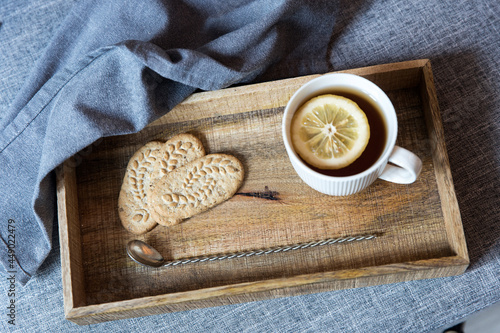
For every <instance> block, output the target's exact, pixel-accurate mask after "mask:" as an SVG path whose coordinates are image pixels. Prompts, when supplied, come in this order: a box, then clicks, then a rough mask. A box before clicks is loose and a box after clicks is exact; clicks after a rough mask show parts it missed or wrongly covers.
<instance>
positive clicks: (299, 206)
mask: <svg viewBox="0 0 500 333" xmlns="http://www.w3.org/2000/svg"><path fill="white" fill-rule="evenodd" d="M345 72H348V73H354V74H358V75H361V76H364V77H366V78H368V79H369V80H372V81H373V82H375V83H376V84H378V85H379V86H380V87H381V88H382V89H384V90H385V91H386V92H387V94H388V96H389V97H390V99H391V100H392V101H393V103H394V105H395V107H396V110H397V113H398V120H399V126H400V127H399V136H398V141H397V144H398V145H400V146H402V147H405V148H407V149H409V150H411V151H413V152H415V153H416V154H417V155H419V156H420V157H421V159H422V161H423V171H422V174H421V176H420V178H419V179H418V180H417V182H415V183H414V184H411V185H396V184H391V183H388V182H385V181H382V180H377V181H376V182H375V183H374V184H373V185H372V186H370V187H369V188H368V189H366V190H364V191H362V192H361V193H358V194H356V195H353V196H349V197H330V196H326V195H322V194H320V193H318V192H315V191H314V190H312V189H311V188H309V187H308V186H307V185H305V184H304V183H303V182H302V181H301V180H300V178H299V177H298V176H297V175H296V174H295V172H294V170H293V168H292V166H291V164H290V162H289V160H288V158H287V155H286V152H285V148H284V146H283V142H282V137H281V119H282V114H283V109H284V106H285V104H286V103H287V101H288V99H289V98H290V97H291V95H292V94H293V93H294V92H295V91H296V90H297V89H298V88H299V87H300V86H301V85H302V84H304V83H305V82H307V81H309V80H310V79H312V78H314V77H316V76H317V75H312V76H306V77H299V78H292V79H286V80H281V81H275V82H268V83H261V84H255V85H248V86H242V87H237V88H229V89H224V90H220V91H214V92H202V93H197V94H194V95H192V96H191V97H189V98H188V99H187V100H185V101H184V102H183V103H181V104H180V105H178V106H177V107H176V108H175V109H173V110H172V111H171V112H169V113H168V114H167V115H166V116H164V117H163V118H161V119H159V120H158V121H156V122H154V123H152V124H151V125H149V126H148V127H147V128H145V129H144V130H143V131H141V132H140V133H138V134H134V135H127V136H116V137H110V138H106V139H104V140H101V141H99V142H97V143H95V144H94V145H92V146H90V147H88V148H87V149H86V150H85V151H82V152H80V153H79V154H78V155H77V156H75V158H73V159H71V160H68V161H67V162H66V163H65V165H64V166H63V167H60V168H59V169H58V184H57V195H58V210H59V232H60V240H61V255H62V279H63V288H64V303H65V313H66V318H67V319H69V320H71V321H73V322H75V323H77V324H90V323H97V322H102V321H108V320H115V319H121V318H129V317H137V316H145V315H151V314H159V313H164V312H170V311H182V310H189V309H193V308H199V307H210V306H218V305H223V304H231V303H238V302H249V301H255V300H262V299H267V298H273V297H282V296H291V295H299V294H305V293H315V292H322V291H328V290H334V289H345V288H356V287H364V286H371V285H379V284H387V283H394V282H399V281H405V280H415V279H424V278H436V277H443V276H450V275H456V274H461V273H463V272H464V270H465V269H466V267H467V266H468V263H469V260H468V254H467V248H466V244H465V238H464V234H463V229H462V222H461V218H460V212H459V208H458V205H457V200H456V197H455V192H454V188H453V182H452V178H451V173H450V167H449V163H448V157H447V153H446V147H445V143H444V136H443V128H442V124H441V118H440V114H439V108H438V103H437V99H436V92H435V89H434V84H433V78H432V71H431V65H430V62H429V61H428V60H416V61H410V62H403V63H396V64H387V65H380V66H373V67H367V68H360V69H354V70H348V71H345ZM182 132H190V133H193V134H195V135H197V136H198V137H199V138H200V139H201V140H202V141H203V144H204V145H205V147H206V150H207V152H224V153H229V154H233V155H235V156H237V157H238V158H239V159H240V160H241V161H242V162H243V164H244V166H245V171H246V177H245V181H244V184H243V185H242V187H241V188H240V189H239V191H238V193H237V194H236V195H235V196H234V197H233V198H232V199H231V200H229V201H227V202H225V203H223V204H221V205H220V206H217V207H216V208H214V209H212V210H210V211H208V212H206V213H203V214H200V215H198V216H196V217H193V218H191V219H189V220H187V221H185V222H184V223H182V224H180V225H178V226H174V227H171V228H165V227H161V226H159V227H157V228H155V229H154V230H153V231H152V232H150V233H148V234H147V235H144V236H140V237H135V236H133V235H131V234H129V233H127V232H126V231H125V230H124V229H123V228H122V226H121V224H120V222H119V219H118V214H117V198H118V193H119V189H120V186H121V181H122V178H123V175H124V172H125V168H126V165H127V162H128V160H129V158H130V157H131V156H132V154H133V153H134V152H135V151H136V150H137V149H138V148H139V147H141V146H142V145H144V144H145V143H146V142H148V141H150V140H154V139H164V140H166V139H168V138H170V137H172V136H173V135H175V134H178V133H182ZM364 234H376V235H377V236H378V237H377V238H375V239H373V240H366V241H360V242H353V243H342V244H335V245H328V246H323V247H317V248H311V249H305V250H297V251H291V252H286V253H279V254H272V255H267V256H259V257H249V258H241V259H232V260H224V261H220V262H207V263H198V264H190V265H183V266H176V267H172V268H162V269H153V268H147V267H144V266H141V265H138V264H136V263H134V262H133V261H131V260H130V259H129V258H128V257H127V255H126V252H125V245H126V244H127V242H128V241H130V240H132V239H134V238H139V239H142V240H145V241H147V242H148V243H150V244H152V245H153V246H155V247H156V248H158V249H159V250H160V251H161V252H162V254H164V256H166V257H168V258H170V259H176V258H183V257H189V256H195V255H210V254H216V253H222V252H232V251H245V250H252V249H258V248H267V247H273V246H280V245H289V244H293V243H298V242H308V241H314V240H318V239H325V238H329V237H332V238H334V237H342V236H347V235H364Z"/></svg>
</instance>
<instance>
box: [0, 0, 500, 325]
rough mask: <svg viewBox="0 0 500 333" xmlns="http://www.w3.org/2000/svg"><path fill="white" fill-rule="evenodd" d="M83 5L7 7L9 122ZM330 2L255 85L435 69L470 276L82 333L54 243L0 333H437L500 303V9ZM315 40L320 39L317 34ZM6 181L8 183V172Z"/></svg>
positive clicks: (0, 45) (8, 3) (1, 38)
mask: <svg viewBox="0 0 500 333" xmlns="http://www.w3.org/2000/svg"><path fill="white" fill-rule="evenodd" d="M74 3H75V2H72V1H61V0H54V1H43V2H42V1H27V0H22V1H12V0H4V1H1V2H0V118H4V117H5V115H6V114H7V113H8V110H10V109H11V106H12V103H15V102H14V100H15V98H16V96H17V95H18V94H19V91H20V90H21V89H22V87H23V86H24V85H25V84H26V80H27V78H28V77H29V75H30V72H32V70H33V68H34V66H35V63H36V62H37V61H38V60H39V59H40V58H41V57H42V55H43V53H44V50H45V47H46V46H47V45H48V43H49V42H50V40H51V38H52V37H53V36H54V35H55V33H56V31H57V29H58V27H59V26H60V24H61V22H62V21H63V20H64V18H65V17H66V16H67V15H68V13H69V11H70V10H71V8H72V5H73V4H74ZM333 3H334V4H335V5H337V7H336V9H335V11H334V12H332V13H331V22H326V23H324V24H323V25H321V27H322V29H324V27H329V34H328V35H325V36H324V38H319V39H318V40H313V41H310V42H308V43H303V44H301V45H299V47H298V48H296V49H294V51H292V52H291V53H290V54H288V55H286V56H281V57H280V58H279V59H280V61H279V62H278V63H275V64H273V65H272V66H271V67H269V68H268V69H267V70H266V71H265V72H264V73H262V74H261V75H259V76H258V77H256V78H254V79H253V82H258V81H266V80H274V79H280V78H287V77H293V76H297V75H306V74H312V73H321V72H326V71H332V70H341V69H349V68H356V67H362V66H367V65H376V64H382V63H389V62H396V61H404V60H412V59H418V58H430V59H431V61H432V65H433V71H434V76H435V82H436V88H437V94H438V99H439V103H440V108H441V113H442V116H443V121H444V127H445V135H446V144H447V148H448V154H449V157H450V164H451V169H452V174H453V178H454V182H455V189H456V192H457V197H458V201H459V205H460V209H461V213H462V219H463V223H464V230H465V235H466V239H467V243H468V248H469V254H470V258H471V265H470V267H469V269H468V270H467V271H466V273H465V274H463V275H461V276H458V277H451V278H440V279H433V280H426V281H411V282H406V283H398V284H393V285H387V286H379V287H369V288H360V289H352V290H344V291H335V292H328V293H320V294H314V295H306V296H300V297H289V298H282V299H276V300H269V301H262V302H254V303H246V304H238V305H232V306H224V307H217V308H209V309H201V310H193V311H187V312H181V313H171V314H165V315H158V316H150V317H144V318H136V319H130V320H121V321H116V322H110V323H103V324H97V325H90V326H85V327H78V326H76V325H74V324H72V323H71V322H68V321H66V320H65V319H64V313H63V301H62V288H61V270H60V256H59V243H58V239H57V232H54V233H53V238H52V239H53V248H52V250H51V251H50V253H49V255H48V257H47V259H46V260H45V261H44V263H43V265H42V266H41V268H40V269H39V270H38V271H37V273H36V274H35V275H34V276H33V278H32V279H31V280H30V281H29V282H28V283H27V284H26V285H25V286H23V287H21V286H19V285H17V288H16V306H17V317H16V324H17V325H16V326H12V325H9V324H8V323H7V320H8V318H7V316H6V315H4V313H5V311H0V331H2V332H3V331H7V332H9V331H12V332H49V331H55V332H59V331H60V332H68V331H75V332H78V331H82V332H93V331H96V332H101V331H105V330H108V331H113V332H115V331H118V332H119V331H123V332H143V331H148V330H153V329H154V330H158V331H165V332H169V331H172V332H196V331H210V332H432V331H433V330H435V329H437V328H439V327H443V326H449V325H452V324H453V323H455V322H457V321H459V320H461V319H462V318H464V317H465V316H467V315H468V314H471V313H473V312H476V311H478V310H480V309H482V308H484V307H486V306H488V305H491V304H493V303H495V302H497V301H498V300H499V299H500V288H498V285H499V282H500V241H499V239H500V225H499V221H500V208H499V207H500V205H499V198H500V195H499V194H500V193H499V178H500V156H499V149H498V145H499V143H500V140H499V139H500V131H499V123H500V119H499V118H500V97H499V91H500V89H499V88H500V87H499V85H500V78H499V77H500V56H499V55H500V19H499V17H500V4H499V3H498V2H497V1H437V0H431V1H426V2H410V3H406V2H400V1H357V0H356V1H335V2H333ZM308 29H310V30H311V31H307V32H310V33H311V32H312V33H314V29H319V28H318V27H315V26H314V25H311V26H309V27H308ZM290 38H291V37H290ZM288 43H290V44H293V43H294V41H293V40H292V39H291V40H289V41H288ZM18 101H19V100H18ZM18 103H19V102H18ZM3 116H4V117H3ZM0 170H1V172H4V169H2V166H1V165H0ZM0 200H4V198H0ZM3 204H4V205H5V203H3ZM3 225H4V224H2V226H3ZM23 246H25V244H23ZM0 285H1V286H2V287H1V289H0V295H1V296H0V307H2V308H3V309H5V307H6V306H7V303H6V302H7V300H8V297H7V290H8V289H9V282H8V281H7V280H6V278H5V275H3V276H2V278H1V279H0Z"/></svg>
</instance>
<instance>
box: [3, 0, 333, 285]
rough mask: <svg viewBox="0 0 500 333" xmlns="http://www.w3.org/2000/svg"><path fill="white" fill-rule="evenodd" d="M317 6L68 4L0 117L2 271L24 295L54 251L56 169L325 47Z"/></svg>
mask: <svg viewBox="0 0 500 333" xmlns="http://www.w3.org/2000/svg"><path fill="white" fill-rule="evenodd" d="M325 6H326V7H328V6H330V5H329V4H327V3H325V4H319V5H318V4H315V6H314V7H310V6H309V5H306V4H304V3H302V2H300V1H294V0H282V1H266V0H257V1H238V2H233V1H209V0H191V1H177V0H176V1H160V0H158V1H153V0H141V1H133V0H123V1H114V0H96V1H81V2H79V3H78V4H76V5H75V7H74V8H73V10H72V11H71V13H70V14H69V16H68V17H67V18H66V20H65V21H64V23H63V24H62V25H61V27H60V28H59V29H58V31H57V33H56V34H55V35H54V37H53V39H52V40H51V43H50V44H49V45H48V46H47V48H46V50H45V52H44V54H43V56H42V57H41V58H40V59H39V61H38V62H37V65H36V66H35V67H34V68H33V69H32V71H31V72H30V75H29V77H28V79H27V80H26V83H25V85H24V86H23V88H22V89H21V90H20V91H19V93H18V95H17V97H16V98H15V100H14V101H13V103H12V104H11V106H10V108H9V109H8V111H7V113H6V114H2V115H1V119H0V133H1V136H0V168H1V172H0V198H1V199H0V236H1V239H2V244H0V262H1V263H2V266H3V271H4V272H5V273H7V274H15V275H16V276H17V281H18V282H19V283H21V284H25V283H26V282H27V281H28V280H29V279H30V278H31V277H32V276H33V275H34V274H35V273H36V271H37V270H38V268H39V267H40V265H41V264H42V263H43V261H44V259H45V258H46V256H47V255H48V253H49V252H50V250H51V248H52V243H51V237H52V232H53V226H54V222H55V220H56V216H57V214H56V211H57V208H56V193H55V177H54V172H53V171H54V169H55V168H56V167H57V166H58V165H60V164H61V163H62V162H64V161H65V160H66V159H67V158H69V157H71V156H73V155H74V154H75V153H77V152H79V151H80V150H82V149H84V148H85V147H87V146H89V145H91V144H92V143H93V142H95V141H97V140H99V139H100V138H102V137H107V136H113V135H122V134H129V133H135V132H137V131H139V130H141V129H142V128H144V127H145V126H146V125H147V124H149V123H150V122H152V121H154V120H155V119H157V118H159V117H160V116H162V115H164V114H165V113H166V112H168V111H169V110H170V109H172V108H173V107H174V106H175V105H176V104H178V103H179V102H181V101H182V100H183V99H185V98H186V97H187V96H189V95H190V94H192V93H193V92H194V91H196V90H197V89H202V90H214V89H221V88H224V87H227V86H230V85H232V84H235V83H241V82H249V81H251V80H253V79H255V78H256V77H257V76H258V75H259V74H261V73H262V72H263V71H264V70H265V69H266V68H268V67H269V66H271V65H272V64H274V63H275V62H276V61H278V60H280V59H283V58H286V57H288V58H289V57H290V55H293V54H294V52H295V53H296V52H302V53H303V52H306V50H307V49H308V48H307V47H304V46H305V45H307V44H308V41H309V40H310V39H311V38H312V39H314V38H318V39H324V38H325V37H324V36H318V35H314V34H319V33H321V32H322V31H323V30H322V29H318V28H317V27H315V28H314V29H312V28H310V27H312V26H315V25H317V24H320V25H321V24H325V29H327V30H329V29H330V28H331V24H330V23H325V22H329V21H328V20H330V21H332V18H331V17H329V16H328V15H329V13H330V11H329V10H325V8H323V7H325ZM318 22H319V23H318ZM309 44H311V43H309ZM322 45H325V44H324V43H322ZM301 56H303V54H302V55H301ZM314 56H316V55H313V57H314ZM322 56H323V55H322Z"/></svg>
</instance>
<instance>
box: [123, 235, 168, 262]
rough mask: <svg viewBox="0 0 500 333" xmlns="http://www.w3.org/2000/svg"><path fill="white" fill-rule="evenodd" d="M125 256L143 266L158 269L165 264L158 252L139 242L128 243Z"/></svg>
mask: <svg viewBox="0 0 500 333" xmlns="http://www.w3.org/2000/svg"><path fill="white" fill-rule="evenodd" d="M127 254H128V256H129V257H130V258H131V259H132V260H133V261H135V262H136V263H139V264H141V265H145V266H151V267H160V266H162V265H163V264H164V262H165V259H164V258H163V256H162V255H161V254H160V252H158V251H157V250H156V249H155V248H153V247H152V246H150V245H148V244H146V243H144V242H143V241H140V240H132V241H130V242H128V244H127Z"/></svg>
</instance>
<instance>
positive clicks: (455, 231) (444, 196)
mask: <svg viewBox="0 0 500 333" xmlns="http://www.w3.org/2000/svg"><path fill="white" fill-rule="evenodd" d="M420 88H421V96H422V99H423V106H424V114H425V120H426V124H427V129H428V132H429V139H430V146H431V150H432V156H433V159H434V169H435V172H436V179H437V182H438V183H437V185H438V190H439V195H440V197H441V204H442V209H443V217H444V223H445V226H446V232H447V234H448V238H449V240H450V245H451V247H452V249H453V251H454V252H455V253H456V254H457V256H458V257H459V258H461V259H463V265H462V269H463V271H465V269H466V268H467V267H468V264H469V255H468V251H467V246H466V242H465V235H464V230H463V225H462V218H461V216H460V209H459V207H458V201H457V198H456V194H455V187H454V185H453V179H452V175H451V168H450V162H449V160H448V153H447V150H446V143H445V137H444V129H443V124H442V120H441V113H440V111H439V104H438V100H437V95H436V89H435V85H434V78H433V75H432V69H431V63H430V61H428V62H427V63H426V64H425V66H424V67H423V68H422V84H421V86H420Z"/></svg>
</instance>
